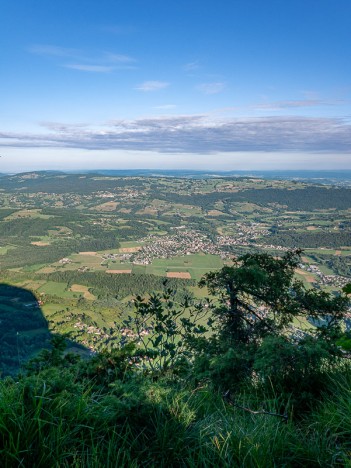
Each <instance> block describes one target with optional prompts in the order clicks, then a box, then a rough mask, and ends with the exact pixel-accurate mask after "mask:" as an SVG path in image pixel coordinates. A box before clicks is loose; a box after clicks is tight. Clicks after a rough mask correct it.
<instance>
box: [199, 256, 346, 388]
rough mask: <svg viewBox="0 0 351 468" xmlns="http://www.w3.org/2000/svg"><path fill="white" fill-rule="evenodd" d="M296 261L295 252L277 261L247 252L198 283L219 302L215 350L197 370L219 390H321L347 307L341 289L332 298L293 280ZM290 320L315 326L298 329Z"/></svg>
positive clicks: (334, 356) (204, 354)
mask: <svg viewBox="0 0 351 468" xmlns="http://www.w3.org/2000/svg"><path fill="white" fill-rule="evenodd" d="M300 255H301V251H300V250H295V251H289V252H287V253H286V254H285V255H284V256H283V257H282V258H275V257H273V256H271V255H268V254H265V253H263V254H262V253H261V254H247V255H244V256H242V257H239V258H238V259H237V260H236V261H235V263H234V265H233V266H226V267H224V268H222V269H221V270H220V271H217V272H211V273H208V274H206V275H205V276H204V278H203V279H202V281H201V285H202V286H207V288H208V289H209V291H210V293H211V294H213V295H215V296H217V297H218V298H219V302H218V305H217V306H216V307H215V308H214V310H213V313H214V316H215V320H216V326H217V334H216V335H215V336H214V337H213V338H212V341H216V346H214V345H213V344H212V346H210V347H209V348H208V349H203V351H202V354H201V356H200V357H198V359H197V360H198V363H197V368H198V369H200V370H201V371H202V375H204V376H207V377H208V376H210V377H211V379H212V381H213V382H214V383H215V384H216V386H219V387H220V388H222V389H223V390H227V389H231V390H232V391H233V390H238V389H239V388H240V387H241V386H242V385H246V384H247V383H248V382H250V383H251V384H252V382H257V381H258V382H260V383H261V384H262V383H263V384H264V386H266V388H268V387H269V386H271V387H272V384H275V385H276V386H277V389H278V391H282V392H287V393H289V392H295V393H298V392H301V391H302V392H305V391H306V392H307V393H310V394H311V395H312V394H315V391H316V387H318V391H321V389H322V388H323V385H322V383H323V379H322V378H321V376H322V374H323V372H324V371H325V370H327V369H328V368H330V366H332V365H333V364H335V363H336V360H337V359H338V358H339V357H340V356H341V352H340V349H339V347H338V346H337V339H338V338H340V336H341V335H342V320H343V318H344V316H345V312H346V310H347V306H348V302H349V301H348V298H347V295H346V291H345V292H344V293H340V295H338V296H334V295H331V294H329V293H326V292H324V291H319V290H312V289H311V290H307V289H306V288H305V287H304V286H303V284H302V283H301V282H300V281H297V280H296V279H295V278H294V273H295V269H296V268H297V267H298V266H299V264H300ZM295 317H305V318H306V319H308V320H311V321H312V322H313V323H314V326H313V327H312V326H311V327H310V329H309V330H304V331H301V330H297V329H296V328H295V327H294V326H293V319H294V318H295ZM213 350H215V353H213ZM296 382H300V383H301V385H302V386H299V385H296Z"/></svg>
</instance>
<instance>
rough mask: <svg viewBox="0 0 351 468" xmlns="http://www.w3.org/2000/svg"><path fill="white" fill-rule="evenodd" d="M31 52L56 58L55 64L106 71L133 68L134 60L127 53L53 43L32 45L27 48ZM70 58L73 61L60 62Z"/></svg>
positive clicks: (76, 68) (85, 69)
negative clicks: (72, 47) (71, 47)
mask: <svg viewBox="0 0 351 468" xmlns="http://www.w3.org/2000/svg"><path fill="white" fill-rule="evenodd" d="M28 51H29V52H30V53H32V54H37V55H42V56H45V57H49V58H52V59H56V65H58V66H61V67H65V68H70V69H73V70H79V71H86V72H96V73H108V72H111V71H113V70H133V69H135V68H136V67H135V65H133V64H134V63H135V62H136V60H135V58H133V57H130V56H129V55H124V54H117V53H114V52H109V51H108V52H106V51H84V50H78V49H69V48H66V47H59V46H53V45H34V46H31V47H29V48H28ZM63 58H66V59H67V58H70V59H71V60H72V62H73V63H62V59H63Z"/></svg>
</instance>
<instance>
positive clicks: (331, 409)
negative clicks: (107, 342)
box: [0, 369, 351, 468]
mask: <svg viewBox="0 0 351 468" xmlns="http://www.w3.org/2000/svg"><path fill="white" fill-rule="evenodd" d="M350 384H351V374H350V373H348V374H344V375H343V374H341V375H340V379H339V381H338V382H334V381H333V385H335V394H334V396H333V397H330V396H329V397H326V401H325V402H324V403H323V404H321V405H320V407H319V408H317V409H315V410H314V412H313V413H311V414H310V415H308V417H306V418H305V419H302V420H299V421H298V422H296V421H294V420H289V421H288V422H287V423H286V424H285V423H284V422H283V421H282V420H281V419H280V418H276V417H273V416H269V415H263V414H260V415H256V414H250V413H248V412H247V411H245V410H243V409H241V408H238V407H231V406H229V405H227V404H226V403H225V402H224V401H223V398H222V396H221V395H220V394H218V393H216V392H214V391H212V390H211V388H210V387H207V386H205V387H203V388H198V389H191V388H186V387H184V386H183V387H181V386H180V385H179V384H177V383H174V382H173V383H170V382H162V381H160V382H156V383H155V382H152V381H151V380H148V379H147V378H142V379H137V378H133V379H130V380H129V381H127V382H125V383H122V382H116V383H114V384H112V385H110V387H108V389H105V390H101V388H98V387H97V386H96V385H95V383H94V381H92V380H90V381H89V380H87V381H84V380H82V379H77V376H76V375H75V374H74V372H72V371H69V370H65V369H60V370H58V369H51V370H47V371H45V372H42V373H40V374H39V375H35V376H30V377H24V378H22V379H19V380H18V381H15V380H12V379H6V380H3V381H1V382H0V460H1V466H2V467H4V468H7V467H11V468H12V467H56V466H57V467H58V466H60V467H66V466H67V467H68V466H69V467H77V468H78V467H116V466H118V467H124V466H125V467H139V466H155V467H156V466H157V467H171V466H177V467H182V466H184V467H211V466H213V467H235V466H240V467H241V466H242V467H275V466H287V467H288V466H291V467H295V466H301V467H305V466H350V465H348V463H349V458H348V457H349V456H350V448H351V446H350V441H351V419H350V414H351V395H350V388H351V386H350ZM240 398H241V403H242V404H243V406H244V407H246V406H248V405H251V407H253V408H259V407H260V405H261V404H262V395H261V396H260V397H258V396H257V398H256V400H255V398H254V397H253V395H252V394H250V395H249V396H245V395H241V397H240ZM245 405H246V406H245ZM266 405H268V408H267V409H269V410H270V411H272V412H274V411H278V410H279V408H280V407H281V402H280V401H279V399H271V400H269V401H268V400H267V401H266Z"/></svg>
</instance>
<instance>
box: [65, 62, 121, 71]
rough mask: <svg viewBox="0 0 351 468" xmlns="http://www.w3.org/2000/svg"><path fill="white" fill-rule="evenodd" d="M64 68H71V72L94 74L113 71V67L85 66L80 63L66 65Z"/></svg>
mask: <svg viewBox="0 0 351 468" xmlns="http://www.w3.org/2000/svg"><path fill="white" fill-rule="evenodd" d="M63 66H64V67H65V68H72V69H73V70H79V71H86V72H95V73H109V72H111V71H112V70H114V67H110V66H107V65H85V64H81V63H67V64H65V65H63Z"/></svg>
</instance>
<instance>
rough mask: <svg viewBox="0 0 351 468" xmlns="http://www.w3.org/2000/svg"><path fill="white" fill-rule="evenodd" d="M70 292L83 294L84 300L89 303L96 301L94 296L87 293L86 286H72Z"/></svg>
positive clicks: (87, 288)
mask: <svg viewBox="0 0 351 468" xmlns="http://www.w3.org/2000/svg"><path fill="white" fill-rule="evenodd" d="M70 290H71V291H72V292H78V293H83V296H84V298H85V299H88V300H89V301H94V300H95V299H96V296H94V294H92V293H91V292H90V291H89V287H88V286H83V285H82V284H72V286H71V288H70Z"/></svg>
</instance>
